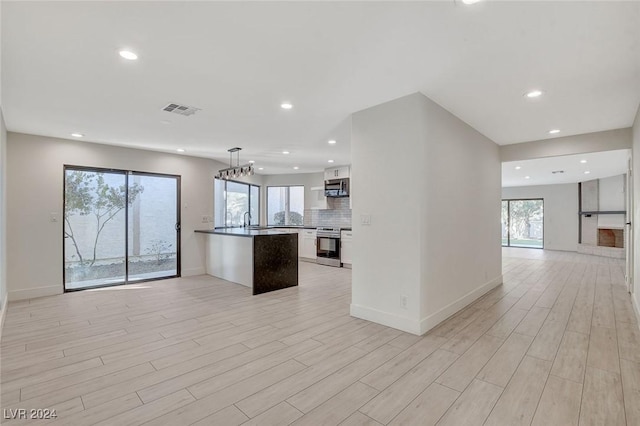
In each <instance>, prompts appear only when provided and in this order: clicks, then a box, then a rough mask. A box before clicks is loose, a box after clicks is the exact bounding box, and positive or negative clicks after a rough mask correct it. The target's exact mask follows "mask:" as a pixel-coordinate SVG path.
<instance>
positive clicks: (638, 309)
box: [630, 294, 640, 327]
mask: <svg viewBox="0 0 640 426" xmlns="http://www.w3.org/2000/svg"><path fill="white" fill-rule="evenodd" d="M630 296H631V304H632V305H633V310H634V311H635V313H636V322H637V323H638V327H640V306H638V301H637V300H636V298H635V296H634V295H633V294H631V295H630Z"/></svg>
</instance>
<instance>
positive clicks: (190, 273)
mask: <svg viewBox="0 0 640 426" xmlns="http://www.w3.org/2000/svg"><path fill="white" fill-rule="evenodd" d="M205 274H206V271H205V269H204V266H198V267H197V268H189V269H182V270H181V271H180V276H181V277H195V276H196V275H205Z"/></svg>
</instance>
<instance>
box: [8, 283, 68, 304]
mask: <svg viewBox="0 0 640 426" xmlns="http://www.w3.org/2000/svg"><path fill="white" fill-rule="evenodd" d="M62 293H63V291H62V287H60V286H57V285H49V286H46V287H36V288H28V289H24V290H12V291H10V292H9V294H8V295H7V296H8V297H7V299H9V300H11V301H13V300H25V299H35V298H36V297H45V296H55V295H57V294H62Z"/></svg>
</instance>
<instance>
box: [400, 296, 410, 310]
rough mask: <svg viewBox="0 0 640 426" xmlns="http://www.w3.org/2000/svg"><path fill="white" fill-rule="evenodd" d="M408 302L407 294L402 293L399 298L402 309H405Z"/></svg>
mask: <svg viewBox="0 0 640 426" xmlns="http://www.w3.org/2000/svg"><path fill="white" fill-rule="evenodd" d="M408 303H409V301H408V299H407V296H406V295H404V294H403V295H402V299H401V300H400V305H401V306H402V309H407V304H408Z"/></svg>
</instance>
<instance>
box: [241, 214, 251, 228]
mask: <svg viewBox="0 0 640 426" xmlns="http://www.w3.org/2000/svg"><path fill="white" fill-rule="evenodd" d="M247 215H249V223H248V225H251V213H249V212H244V214H243V215H242V227H243V228H246V227H247Z"/></svg>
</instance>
